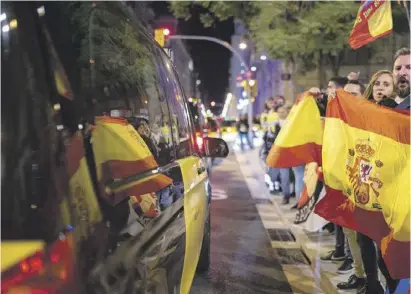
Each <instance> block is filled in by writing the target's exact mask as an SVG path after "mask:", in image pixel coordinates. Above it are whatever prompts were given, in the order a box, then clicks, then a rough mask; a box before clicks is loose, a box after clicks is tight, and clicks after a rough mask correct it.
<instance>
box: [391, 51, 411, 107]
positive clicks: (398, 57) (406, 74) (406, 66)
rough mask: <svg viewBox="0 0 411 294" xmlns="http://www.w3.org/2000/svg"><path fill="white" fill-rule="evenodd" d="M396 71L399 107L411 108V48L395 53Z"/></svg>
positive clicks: (394, 68)
mask: <svg viewBox="0 0 411 294" xmlns="http://www.w3.org/2000/svg"><path fill="white" fill-rule="evenodd" d="M392 72H393V73H394V77H395V82H396V86H397V89H398V97H397V99H395V100H396V102H397V103H398V106H397V107H396V108H397V109H403V110H409V109H410V49H409V48H401V49H400V50H398V51H397V53H395V55H394V67H393V70H392Z"/></svg>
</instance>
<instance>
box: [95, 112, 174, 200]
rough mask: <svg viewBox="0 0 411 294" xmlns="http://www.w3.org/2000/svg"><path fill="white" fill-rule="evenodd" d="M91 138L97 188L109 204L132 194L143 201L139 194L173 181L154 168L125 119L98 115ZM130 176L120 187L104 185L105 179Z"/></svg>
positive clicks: (120, 179)
mask: <svg viewBox="0 0 411 294" xmlns="http://www.w3.org/2000/svg"><path fill="white" fill-rule="evenodd" d="M92 140H93V152H94V156H95V160H96V168H97V178H98V181H99V185H100V191H101V193H102V196H103V197H104V198H106V200H107V201H108V202H109V203H111V204H112V205H115V204H117V203H119V202H121V201H123V200H124V199H126V198H128V197H131V196H135V197H136V198H137V202H142V199H141V195H145V194H148V193H155V192H157V191H159V190H161V189H163V188H165V187H167V186H168V185H170V184H172V179H171V178H169V177H167V176H165V175H163V174H161V173H159V172H158V171H157V167H158V164H157V162H156V160H155V159H154V156H153V154H151V152H150V149H149V148H148V147H147V145H146V143H145V142H144V140H143V139H142V138H141V137H140V135H139V134H138V133H137V131H136V130H135V129H134V128H133V126H131V125H130V124H129V123H128V122H127V120H125V119H123V118H114V117H97V118H96V127H95V129H94V131H93V132H92ZM130 178H131V179H134V180H131V181H126V182H127V184H125V185H121V186H120V187H117V188H112V189H111V188H108V187H107V183H110V182H113V181H123V180H125V179H130Z"/></svg>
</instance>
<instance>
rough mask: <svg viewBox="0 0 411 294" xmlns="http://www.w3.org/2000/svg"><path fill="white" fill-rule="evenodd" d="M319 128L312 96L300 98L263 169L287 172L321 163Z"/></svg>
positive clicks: (320, 125) (318, 119)
mask: <svg viewBox="0 0 411 294" xmlns="http://www.w3.org/2000/svg"><path fill="white" fill-rule="evenodd" d="M322 133H323V127H322V123H321V117H320V112H319V110H318V106H317V103H316V101H315V99H314V97H313V96H311V95H308V94H304V96H303V98H302V99H300V100H299V101H298V102H297V103H296V104H295V105H294V106H293V108H292V109H291V111H290V114H289V115H288V118H287V121H286V123H285V125H284V126H283V127H282V128H281V131H280V133H279V134H278V136H277V138H276V140H275V142H274V145H273V147H271V150H270V152H269V154H268V157H267V165H269V166H271V167H274V168H287V167H295V166H299V165H303V164H306V163H309V162H317V163H319V164H320V162H321V144H322Z"/></svg>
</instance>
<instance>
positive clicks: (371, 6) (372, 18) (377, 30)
mask: <svg viewBox="0 0 411 294" xmlns="http://www.w3.org/2000/svg"><path fill="white" fill-rule="evenodd" d="M391 31H392V13H391V1H388V0H383V1H372V0H363V1H361V6H360V9H359V10H358V14H357V19H356V21H355V24H354V27H353V29H352V31H351V35H350V38H349V43H350V46H351V47H352V48H353V49H358V48H360V47H362V46H364V45H366V44H368V43H370V42H372V41H374V40H376V39H378V38H381V37H383V36H385V35H387V34H389V33H391Z"/></svg>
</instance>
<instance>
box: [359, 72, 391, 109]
mask: <svg viewBox="0 0 411 294" xmlns="http://www.w3.org/2000/svg"><path fill="white" fill-rule="evenodd" d="M395 97H397V93H396V88H395V82H394V75H393V73H392V72H391V71H389V70H380V71H377V72H376V73H375V74H374V75H373V76H372V78H371V81H370V83H369V84H368V86H367V88H366V89H365V92H364V98H365V99H367V100H369V101H373V102H375V103H377V104H381V102H382V101H383V100H385V99H391V100H393V102H394V103H395V100H394V99H395Z"/></svg>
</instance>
